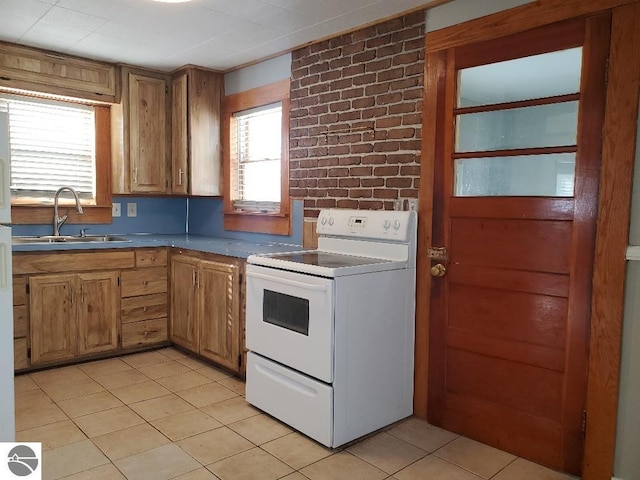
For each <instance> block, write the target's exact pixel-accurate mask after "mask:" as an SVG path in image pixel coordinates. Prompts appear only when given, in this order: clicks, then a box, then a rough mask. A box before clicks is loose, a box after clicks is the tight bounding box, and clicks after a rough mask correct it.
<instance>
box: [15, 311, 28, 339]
mask: <svg viewBox="0 0 640 480" xmlns="http://www.w3.org/2000/svg"><path fill="white" fill-rule="evenodd" d="M28 321H29V309H28V307H27V306H26V305H19V306H17V307H13V338H20V337H26V336H27V323H28Z"/></svg>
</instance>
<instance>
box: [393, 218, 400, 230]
mask: <svg viewBox="0 0 640 480" xmlns="http://www.w3.org/2000/svg"><path fill="white" fill-rule="evenodd" d="M393 228H395V229H396V230H400V220H396V221H395V222H393Z"/></svg>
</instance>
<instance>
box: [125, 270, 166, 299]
mask: <svg viewBox="0 0 640 480" xmlns="http://www.w3.org/2000/svg"><path fill="white" fill-rule="evenodd" d="M120 278H121V292H122V298H126V297H137V296H140V295H150V294H152V293H166V291H167V269H166V267H151V268H141V269H140V270H130V271H124V272H122V274H121V277H120Z"/></svg>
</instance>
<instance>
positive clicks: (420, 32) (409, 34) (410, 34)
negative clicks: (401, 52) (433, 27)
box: [392, 26, 424, 42]
mask: <svg viewBox="0 0 640 480" xmlns="http://www.w3.org/2000/svg"><path fill="white" fill-rule="evenodd" d="M416 37H424V28H423V27H422V26H419V27H413V28H409V29H406V30H400V31H398V32H394V33H393V34H392V38H393V41H394V42H402V41H404V40H409V39H413V38H416Z"/></svg>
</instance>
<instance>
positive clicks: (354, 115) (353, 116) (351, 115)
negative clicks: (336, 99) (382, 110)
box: [338, 110, 362, 122]
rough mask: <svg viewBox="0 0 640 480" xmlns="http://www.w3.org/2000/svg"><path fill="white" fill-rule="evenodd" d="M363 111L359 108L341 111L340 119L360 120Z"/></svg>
mask: <svg viewBox="0 0 640 480" xmlns="http://www.w3.org/2000/svg"><path fill="white" fill-rule="evenodd" d="M361 116H362V113H361V112H360V111H359V110H354V111H350V112H341V113H340V114H339V115H338V120H339V121H340V122H349V121H352V120H360V118H361Z"/></svg>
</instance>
